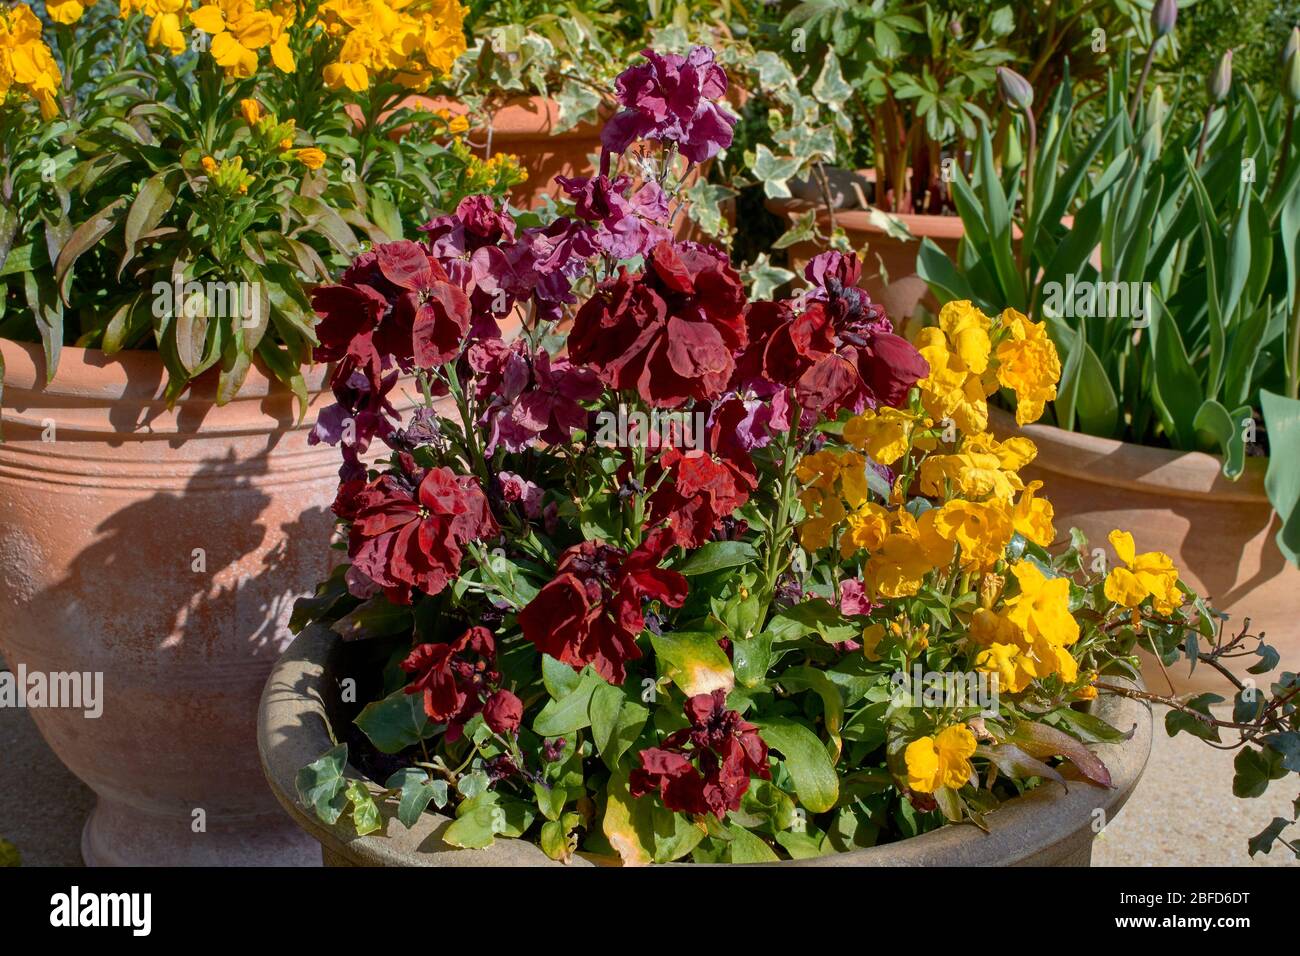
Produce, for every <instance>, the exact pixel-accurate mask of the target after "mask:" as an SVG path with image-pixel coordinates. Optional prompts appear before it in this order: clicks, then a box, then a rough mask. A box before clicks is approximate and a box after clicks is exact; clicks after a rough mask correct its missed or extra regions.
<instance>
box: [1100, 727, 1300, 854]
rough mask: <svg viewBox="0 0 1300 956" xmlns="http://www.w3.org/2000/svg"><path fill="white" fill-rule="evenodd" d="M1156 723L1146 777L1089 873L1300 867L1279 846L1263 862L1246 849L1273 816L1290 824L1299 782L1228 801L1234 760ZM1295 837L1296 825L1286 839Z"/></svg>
mask: <svg viewBox="0 0 1300 956" xmlns="http://www.w3.org/2000/svg"><path fill="white" fill-rule="evenodd" d="M1217 713H1218V712H1217V711H1216V714H1217ZM1222 716H1223V717H1224V718H1228V717H1229V714H1227V713H1225V714H1223V715H1222ZM1155 717H1156V726H1155V733H1154V734H1153V735H1152V738H1153V739H1152V746H1151V759H1150V760H1149V761H1148V762H1147V769H1146V773H1145V774H1143V775H1142V779H1141V780H1140V781H1138V785H1137V789H1136V790H1134V791H1133V796H1131V797H1130V798H1129V801H1128V803H1127V804H1125V806H1124V809H1123V810H1121V811H1120V812H1119V815H1118V816H1117V817H1116V818H1115V819H1114V820H1113V821H1111V823H1110V825H1109V826H1108V827H1106V829H1105V830H1104V831H1102V833H1101V834H1100V835H1099V836H1098V837H1097V840H1096V842H1095V843H1094V844H1093V849H1092V865H1093V866H1300V860H1296V858H1295V856H1294V855H1293V854H1292V853H1291V852H1290V851H1289V850H1288V849H1287V848H1286V847H1284V846H1280V845H1275V847H1274V849H1273V852H1272V853H1270V854H1268V855H1267V856H1265V855H1263V854H1257V855H1256V856H1255V857H1253V858H1252V857H1251V856H1250V855H1249V854H1248V853H1247V852H1246V841H1247V840H1249V839H1250V838H1251V837H1252V836H1254V835H1255V834H1256V833H1259V831H1261V830H1263V829H1264V827H1266V826H1267V825H1268V824H1269V822H1270V821H1271V820H1272V819H1273V818H1274V817H1275V816H1276V817H1286V818H1288V819H1290V818H1291V815H1292V812H1293V811H1292V806H1291V802H1292V801H1293V800H1295V798H1296V777H1295V776H1294V775H1292V776H1291V777H1290V778H1289V779H1288V778H1283V779H1282V780H1275V781H1273V783H1272V784H1270V785H1269V788H1268V790H1267V791H1265V793H1264V795H1263V796H1262V797H1258V798H1256V799H1254V800H1238V799H1237V798H1235V797H1234V796H1233V795H1232V776H1233V770H1232V760H1233V755H1234V752H1232V751H1225V750H1215V749H1214V748H1212V747H1209V746H1207V745H1206V744H1205V743H1204V742H1202V741H1200V740H1197V739H1196V738H1194V737H1191V736H1189V735H1187V734H1179V735H1178V736H1177V737H1168V736H1166V735H1165V731H1164V721H1165V718H1164V708H1159V709H1158V710H1157V712H1156V715H1155ZM1298 831H1300V825H1297V826H1295V827H1293V828H1292V829H1291V830H1290V831H1289V832H1288V835H1291V834H1294V833H1296V832H1298Z"/></svg>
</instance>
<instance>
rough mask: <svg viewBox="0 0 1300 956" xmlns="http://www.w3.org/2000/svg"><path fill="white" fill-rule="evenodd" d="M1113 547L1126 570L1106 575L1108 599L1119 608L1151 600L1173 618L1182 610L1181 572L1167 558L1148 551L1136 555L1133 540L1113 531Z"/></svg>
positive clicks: (1158, 608) (1157, 552)
mask: <svg viewBox="0 0 1300 956" xmlns="http://www.w3.org/2000/svg"><path fill="white" fill-rule="evenodd" d="M1109 540H1110V545H1111V547H1112V548H1114V549H1115V554H1116V555H1118V556H1119V559H1120V560H1121V561H1123V562H1124V564H1125V565H1126V567H1123V568H1112V569H1111V572H1110V574H1108V575H1106V587H1105V591H1106V597H1107V598H1108V599H1110V600H1112V601H1114V602H1115V603H1116V604H1122V605H1123V606H1124V607H1130V608H1135V607H1137V606H1138V605H1140V604H1141V603H1142V602H1143V601H1144V600H1145V599H1146V598H1147V597H1148V596H1149V597H1150V598H1151V604H1152V606H1153V607H1154V608H1155V609H1156V611H1157V612H1158V613H1160V614H1172V613H1173V612H1174V611H1176V610H1178V608H1180V607H1182V604H1183V596H1182V593H1181V592H1180V591H1179V590H1178V570H1177V569H1176V568H1175V567H1174V562H1173V560H1172V559H1171V558H1170V557H1169V555H1167V554H1163V553H1161V552H1159V551H1147V552H1145V553H1143V554H1137V553H1136V548H1135V547H1134V545H1133V536H1132V535H1131V534H1129V533H1128V532H1127V531H1112V532H1111V533H1110V537H1109Z"/></svg>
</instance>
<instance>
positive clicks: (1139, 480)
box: [989, 406, 1268, 504]
mask: <svg viewBox="0 0 1300 956" xmlns="http://www.w3.org/2000/svg"><path fill="white" fill-rule="evenodd" d="M989 424H990V426H991V427H992V430H993V431H994V433H995V434H997V435H1000V436H1003V437H1005V436H1006V435H1011V434H1016V433H1017V432H1018V433H1020V434H1023V435H1025V436H1026V437H1028V438H1029V439H1030V440H1031V441H1033V443H1034V444H1035V445H1036V446H1037V447H1038V453H1039V454H1038V458H1037V459H1035V461H1034V464H1035V465H1036V466H1037V467H1039V468H1042V469H1044V470H1047V471H1053V472H1056V473H1058V474H1063V475H1069V476H1070V477H1071V478H1074V479H1077V480H1079V481H1088V482H1092V483H1093V484H1098V485H1110V486H1119V487H1122V488H1127V489H1129V490H1131V491H1141V492H1145V493H1147V494H1156V495H1164V496H1168V497H1179V498H1204V499H1211V500H1213V501H1215V502H1224V501H1244V502H1249V503H1251V504H1261V503H1263V504H1267V503H1268V494H1267V493H1266V492H1265V490H1264V474H1265V472H1266V471H1268V459H1267V458H1247V459H1246V460H1245V470H1244V471H1243V472H1242V475H1241V477H1240V478H1239V479H1237V480H1236V481H1232V480H1230V479H1228V478H1225V477H1224V476H1223V462H1222V461H1221V460H1220V459H1219V458H1217V457H1215V456H1214V455H1207V454H1206V453H1205V452H1200V451H1178V450H1177V449H1173V448H1157V447H1155V446H1153V445H1139V444H1136V443H1134V442H1127V441H1120V440H1119V439H1117V438H1099V437H1098V436H1096V435H1088V434H1085V433H1084V432H1071V431H1066V430H1065V429H1063V428H1058V427H1057V426H1055V425H1044V424H1041V423H1037V424H1033V425H1017V424H1016V419H1015V416H1013V415H1011V414H1009V413H1008V412H1005V411H1003V410H1002V409H1000V408H994V407H992V406H990V407H989Z"/></svg>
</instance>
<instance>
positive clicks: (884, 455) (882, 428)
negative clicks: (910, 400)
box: [844, 407, 916, 465]
mask: <svg viewBox="0 0 1300 956" xmlns="http://www.w3.org/2000/svg"><path fill="white" fill-rule="evenodd" d="M915 425H916V416H915V415H913V414H912V413H911V412H907V411H902V410H899V409H897V408H889V407H883V408H881V409H880V410H879V411H873V410H872V409H869V408H868V409H865V410H863V412H862V414H860V415H857V416H855V417H853V418H850V419H849V420H848V421H847V422H845V423H844V440H845V441H847V442H848V443H849V444H851V445H852V446H853V447H854V448H856V449H858V450H859V451H864V452H866V453H867V454H868V455H870V456H871V457H872V458H874V459H875V460H876V461H878V462H880V463H881V464H882V465H892V464H893V463H894V462H896V461H898V459H900V458H902V457H903V455H905V454H906V453H907V446H908V440H909V438H910V437H911V434H912V428H913V427H914V426H915Z"/></svg>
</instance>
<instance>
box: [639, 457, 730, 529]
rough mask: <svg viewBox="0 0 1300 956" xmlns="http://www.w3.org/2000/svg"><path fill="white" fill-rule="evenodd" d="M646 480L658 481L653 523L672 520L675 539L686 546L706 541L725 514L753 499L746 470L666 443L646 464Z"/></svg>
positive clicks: (652, 501) (652, 483)
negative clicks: (652, 461)
mask: <svg viewBox="0 0 1300 956" xmlns="http://www.w3.org/2000/svg"><path fill="white" fill-rule="evenodd" d="M665 472H666V473H667V475H666V477H665ZM661 479H662V480H661ZM646 484H647V486H648V487H654V486H655V485H658V488H657V489H656V491H655V492H654V494H652V495H651V496H650V521H651V523H652V524H656V525H657V524H660V523H661V522H663V521H665V520H666V521H668V522H669V525H668V526H669V529H670V530H671V532H672V536H673V543H674V544H678V545H682V546H683V547H686V548H698V547H699V546H700V545H702V544H704V542H705V541H708V540H709V539H710V538H711V537H713V532H714V530H716V529H717V528H718V526H719V525H720V524H721V523H722V520H723V519H724V518H726V517H728V516H729V515H731V513H732V512H734V511H735V510H736V509H737V508H739V507H740V506H741V505H743V504H744V503H745V502H746V501H747V500H748V499H749V491H748V479H747V476H745V475H744V474H743V473H742V472H740V471H739V469H737V468H735V467H733V466H732V465H730V464H729V463H727V462H726V461H720V460H718V459H716V458H714V457H713V456H712V455H710V454H709V453H708V452H706V451H700V450H692V451H686V452H683V451H679V450H678V449H677V448H674V447H671V446H669V447H668V448H665V449H664V451H663V453H662V454H661V455H660V456H659V458H658V460H657V461H655V462H654V463H653V464H652V465H651V467H650V468H649V469H648V471H647V473H646Z"/></svg>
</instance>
